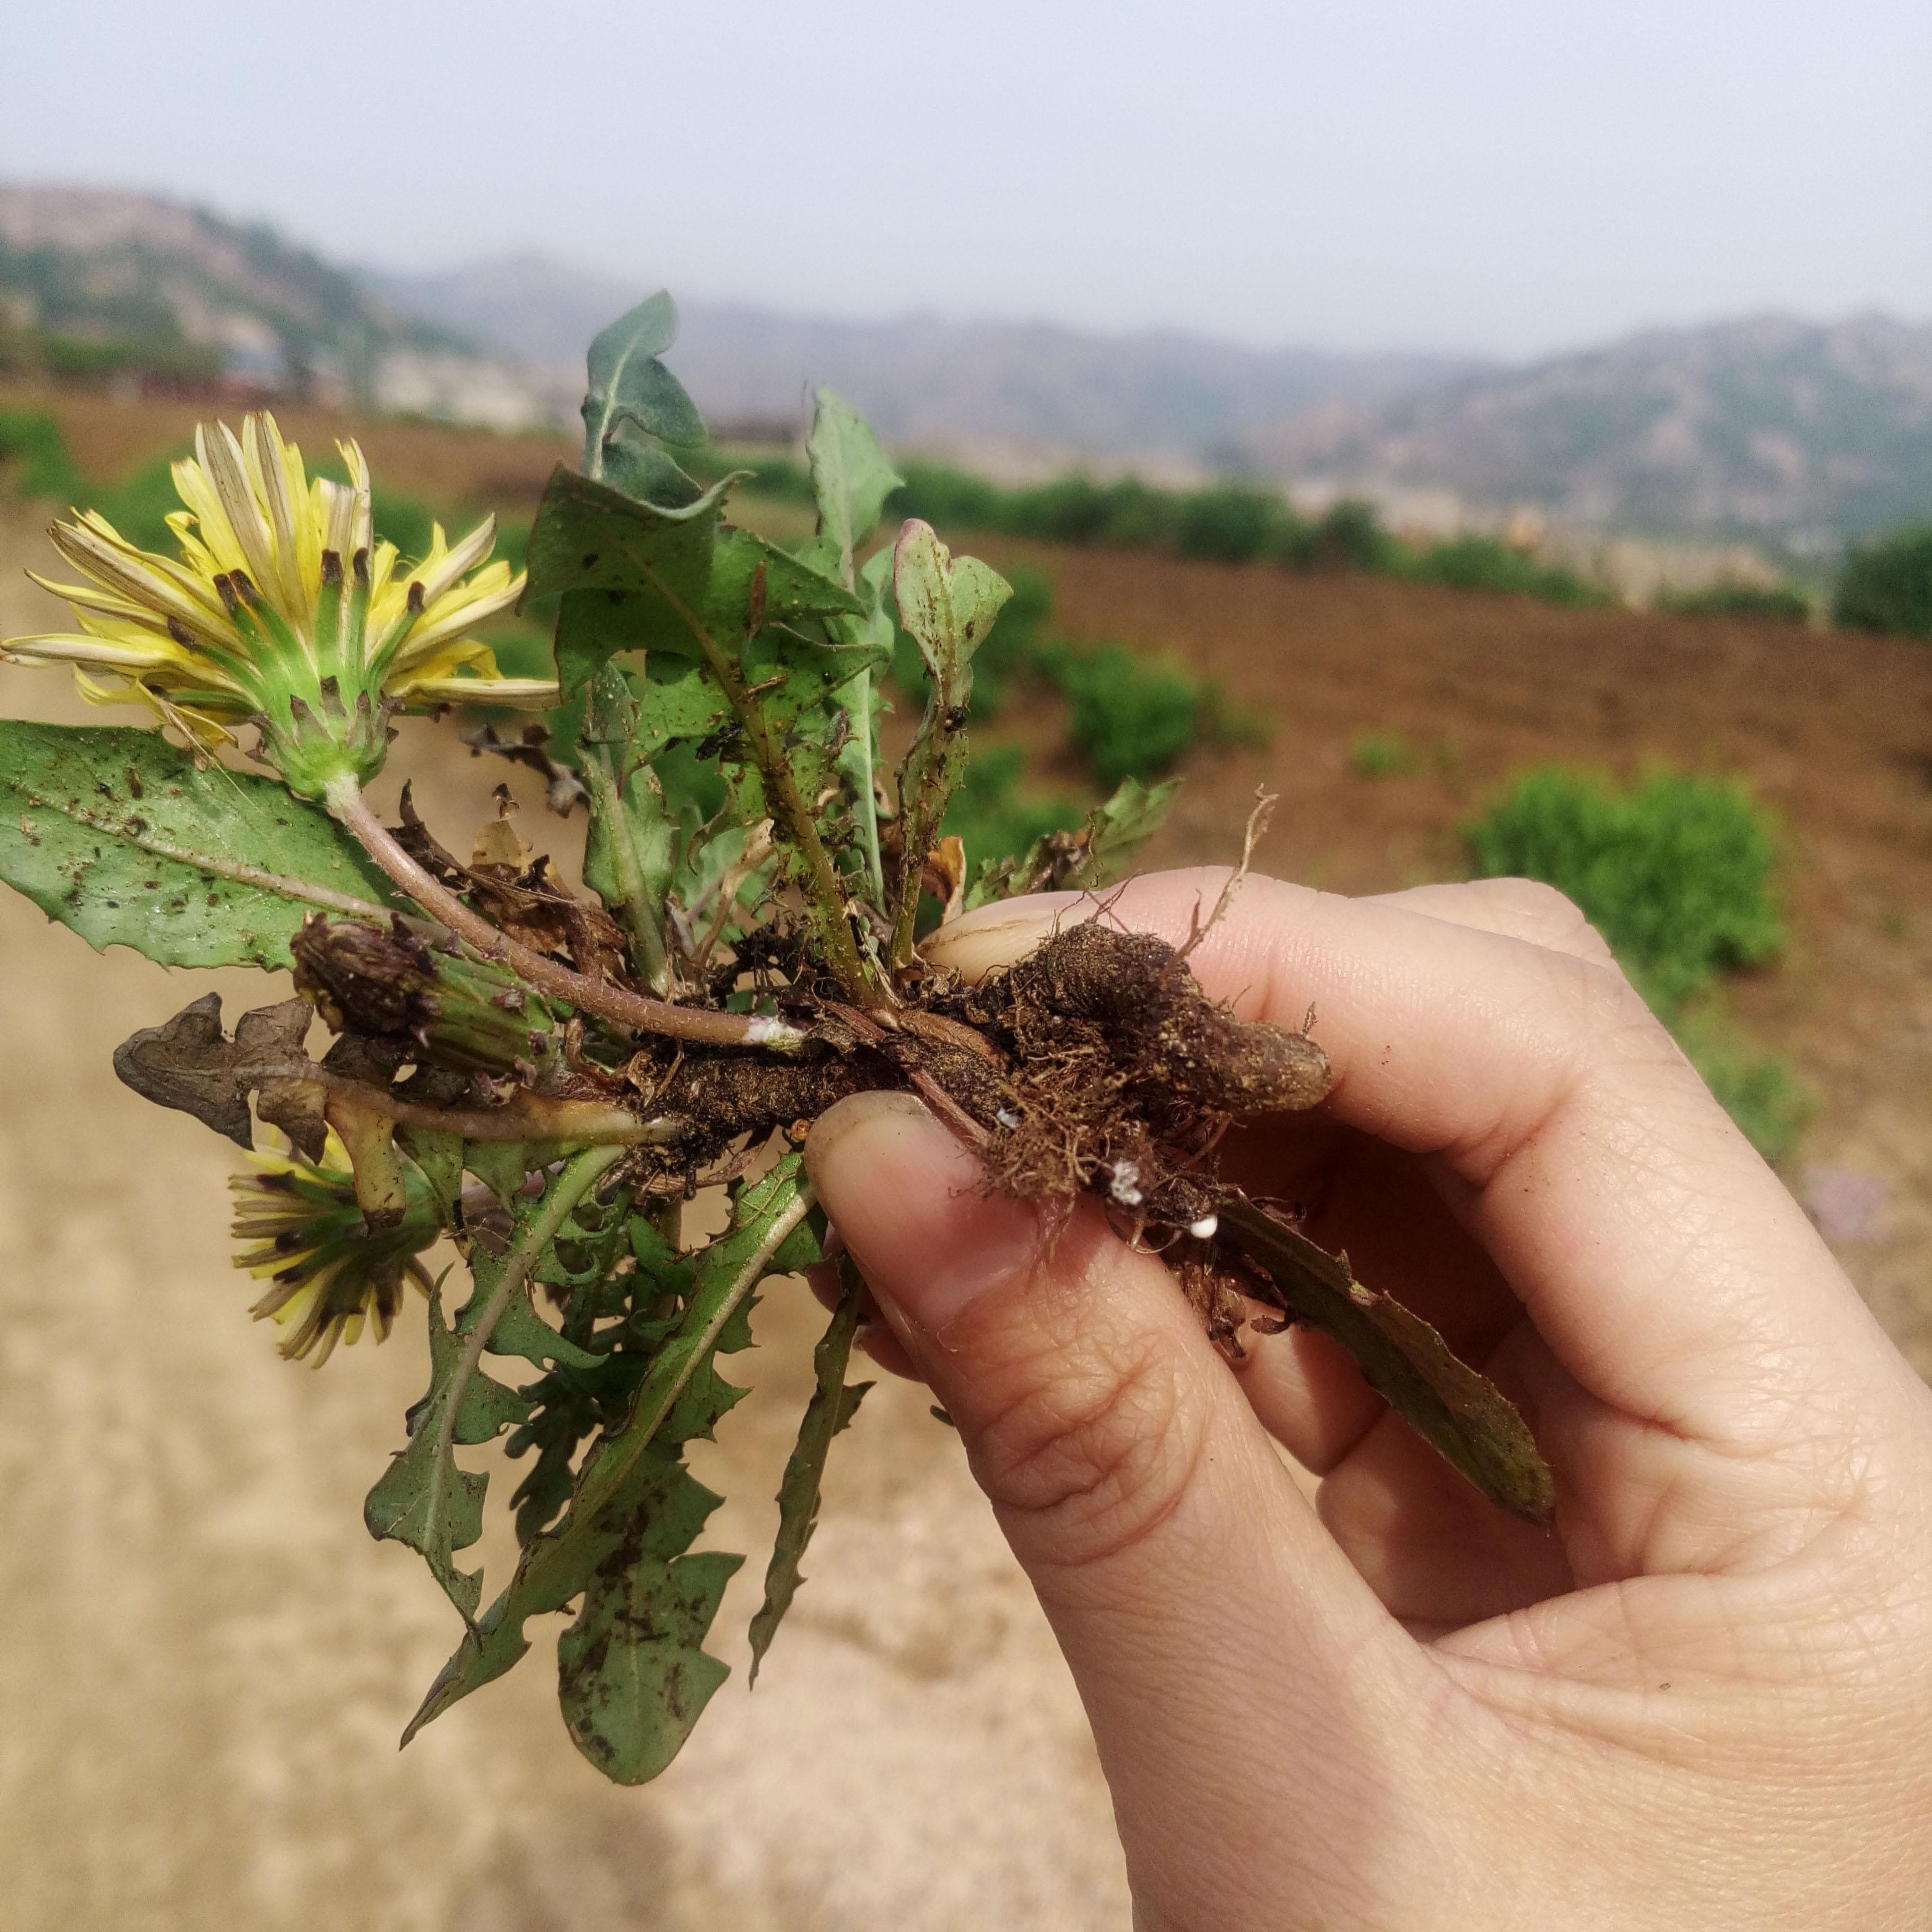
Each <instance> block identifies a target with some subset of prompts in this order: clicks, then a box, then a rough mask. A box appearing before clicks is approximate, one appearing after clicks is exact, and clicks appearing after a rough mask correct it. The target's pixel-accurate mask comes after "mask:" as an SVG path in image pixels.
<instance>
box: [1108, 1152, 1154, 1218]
mask: <svg viewBox="0 0 1932 1932" xmlns="http://www.w3.org/2000/svg"><path fill="white" fill-rule="evenodd" d="M1113 1176H1114V1183H1113V1185H1112V1187H1110V1188H1109V1189H1108V1190H1107V1191H1108V1193H1110V1194H1111V1195H1112V1196H1113V1197H1114V1199H1115V1200H1116V1201H1118V1202H1119V1203H1120V1204H1121V1206H1122V1207H1123V1208H1138V1207H1139V1205H1141V1202H1142V1201H1143V1200H1144V1199H1145V1198H1146V1197H1145V1196H1144V1195H1142V1193H1141V1190H1140V1178H1141V1170H1140V1166H1139V1163H1138V1162H1136V1161H1131V1160H1117V1161H1115V1163H1114V1166H1113Z"/></svg>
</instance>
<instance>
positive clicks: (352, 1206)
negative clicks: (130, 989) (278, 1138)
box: [229, 1133, 440, 1368]
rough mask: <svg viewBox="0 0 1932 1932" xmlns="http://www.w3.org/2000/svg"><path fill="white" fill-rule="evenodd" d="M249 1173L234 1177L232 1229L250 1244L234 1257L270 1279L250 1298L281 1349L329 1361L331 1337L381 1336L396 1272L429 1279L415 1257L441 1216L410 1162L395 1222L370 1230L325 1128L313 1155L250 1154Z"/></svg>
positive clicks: (395, 1290)
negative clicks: (318, 1156) (320, 1148)
mask: <svg viewBox="0 0 1932 1932" xmlns="http://www.w3.org/2000/svg"><path fill="white" fill-rule="evenodd" d="M249 1159H250V1160H251V1162H252V1163H254V1172H251V1173H248V1174H238V1175H234V1176H233V1177H232V1178H230V1180H229V1187H230V1188H231V1189H233V1191H234V1194H235V1221H234V1227H233V1232H234V1235H235V1238H236V1241H240V1242H244V1243H246V1242H255V1243H258V1244H260V1245H259V1246H256V1247H245V1248H243V1250H242V1252H240V1253H238V1254H237V1255H236V1257H235V1265H236V1267H237V1268H246V1269H248V1271H249V1272H250V1273H251V1274H255V1275H259V1276H263V1277H268V1278H269V1283H270V1285H269V1292H268V1293H267V1294H266V1295H263V1297H262V1298H261V1299H260V1301H257V1303H256V1304H254V1310H253V1311H252V1312H253V1313H254V1317H255V1319H256V1320H257V1321H258V1322H259V1321H260V1320H261V1319H263V1317H264V1316H266V1317H267V1318H268V1319H269V1320H270V1321H272V1322H274V1323H275V1325H276V1326H277V1327H278V1328H280V1329H281V1331H282V1333H281V1341H280V1342H279V1343H278V1345H277V1346H278V1347H279V1348H280V1349H281V1352H282V1353H283V1354H284V1355H286V1356H287V1357H289V1358H291V1359H296V1360H299V1358H302V1357H303V1356H305V1355H311V1354H313V1355H314V1358H315V1361H314V1366H315V1367H317V1368H320V1367H321V1366H322V1365H323V1363H324V1362H326V1361H328V1359H329V1355H331V1353H332V1352H333V1351H334V1349H335V1345H336V1343H338V1342H348V1343H354V1342H356V1341H357V1340H359V1339H360V1337H361V1336H362V1330H363V1327H364V1325H365V1323H366V1324H368V1325H371V1326H373V1327H374V1329H375V1331H376V1339H377V1341H379V1342H383V1341H386V1340H388V1339H389V1330H390V1328H391V1327H392V1325H394V1323H395V1319H396V1312H397V1310H398V1309H399V1308H401V1306H402V1300H403V1277H404V1276H405V1275H407V1276H408V1277H410V1280H413V1281H414V1282H415V1283H416V1285H417V1286H419V1288H422V1289H425V1290H427V1289H428V1286H429V1276H428V1271H426V1270H425V1268H424V1267H423V1265H422V1262H421V1261H420V1260H419V1259H417V1258H418V1256H419V1255H420V1254H421V1253H422V1251H423V1250H424V1249H425V1248H427V1247H429V1246H430V1245H431V1244H432V1243H433V1242H434V1241H435V1239H436V1238H437V1233H438V1232H439V1228H440V1223H439V1221H438V1219H437V1211H436V1204H435V1202H434V1200H433V1199H432V1198H431V1194H430V1191H429V1189H428V1185H427V1184H426V1183H425V1182H424V1181H422V1178H421V1177H420V1175H418V1174H417V1173H416V1172H415V1170H414V1169H411V1170H410V1174H409V1177H408V1193H409V1200H408V1205H407V1207H406V1208H405V1209H404V1213H403V1217H402V1219H401V1220H399V1221H397V1222H395V1223H392V1225H390V1226H386V1227H371V1226H370V1225H369V1223H368V1222H367V1221H366V1220H365V1219H364V1217H363V1214H362V1208H360V1207H359V1205H357V1203H356V1181H355V1177H354V1176H353V1175H352V1174H351V1173H350V1167H349V1156H348V1154H347V1152H346V1151H345V1150H344V1148H343V1145H342V1143H341V1142H340V1141H339V1140H338V1139H336V1137H335V1134H334V1133H331V1134H330V1135H329V1144H328V1146H327V1148H326V1149H325V1151H324V1154H323V1160H322V1161H320V1163H318V1162H315V1161H312V1160H308V1159H307V1158H306V1157H304V1156H303V1155H302V1154H292V1155H289V1156H286V1157H284V1156H282V1155H279V1154H251V1156H250V1157H249Z"/></svg>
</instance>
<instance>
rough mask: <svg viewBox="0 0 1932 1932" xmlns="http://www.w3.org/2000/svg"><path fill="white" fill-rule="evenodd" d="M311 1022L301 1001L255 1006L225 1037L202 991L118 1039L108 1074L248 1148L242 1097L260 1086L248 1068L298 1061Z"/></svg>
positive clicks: (210, 996)
mask: <svg viewBox="0 0 1932 1932" xmlns="http://www.w3.org/2000/svg"><path fill="white" fill-rule="evenodd" d="M311 1019H314V1008H312V1007H311V1006H310V1005H309V1004H308V1001H306V1000H284V1001H282V1002H281V1004H280V1005H278V1006H273V1007H257V1008H256V1009H255V1010H254V1011H253V1012H251V1013H244V1014H243V1015H242V1018H241V1019H240V1020H239V1022H237V1024H236V1028H235V1037H234V1038H233V1040H230V1039H229V1038H228V1037H226V1035H225V1034H223V1031H222V1030H221V996H220V994H218V993H204V994H203V995H202V996H201V998H199V999H198V1000H196V1001H194V1002H193V1004H191V1005H189V1006H186V1007H183V1008H182V1009H181V1011H180V1012H179V1013H177V1014H175V1016H174V1018H173V1019H171V1020H167V1021H164V1022H163V1023H162V1024H161V1025H160V1026H157V1027H144V1028H142V1030H141V1031H139V1033H137V1034H133V1035H131V1036H130V1037H129V1038H127V1040H123V1041H122V1042H121V1044H120V1046H118V1047H116V1048H115V1050H114V1071H115V1073H116V1074H117V1075H118V1076H119V1077H120V1079H121V1081H122V1082H123V1083H124V1085H127V1086H129V1087H131V1088H133V1090H134V1091H135V1092H136V1093H137V1094H139V1095H140V1096H141V1097H142V1099H143V1100H152V1101H153V1102H154V1103H155V1104H156V1105H157V1106H162V1107H172V1108H175V1109H177V1110H178V1112H181V1113H184V1114H192V1115H193V1116H194V1118H196V1120H197V1121H201V1122H202V1124H204V1125H205V1126H207V1127H212V1128H213V1129H214V1131H215V1132H216V1133H218V1134H225V1135H226V1136H227V1137H228V1139H230V1140H231V1141H233V1142H234V1143H235V1144H236V1146H237V1147H243V1148H247V1147H252V1146H253V1145H254V1134H253V1131H252V1127H251V1122H250V1120H249V1117H248V1092H249V1089H250V1088H251V1087H254V1086H256V1085H260V1084H262V1083H260V1082H259V1081H257V1080H256V1079H251V1078H250V1077H249V1075H248V1069H250V1068H251V1067H264V1066H273V1065H275V1064H278V1063H283V1064H285V1063H287V1062H288V1061H293V1060H299V1059H302V1058H304V1057H305V1056H304V1055H303V1052H302V1042H303V1040H305V1038H306V1037H307V1036H308V1028H309V1022H310V1021H311ZM270 1084H272V1085H276V1086H278V1087H280V1086H281V1085H285V1084H287V1083H281V1082H272V1083H270ZM278 1111H286V1110H284V1109H278ZM263 1118H265V1119H266V1118H269V1115H267V1114H266V1113H265V1114H264V1115H263ZM275 1124H277V1125H278V1126H281V1125H283V1124H284V1123H283V1122H282V1121H277V1122H276V1123H275ZM291 1138H293V1133H292V1134H291ZM296 1145H298V1146H300V1145H302V1142H299V1141H298V1142H296Z"/></svg>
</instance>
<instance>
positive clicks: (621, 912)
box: [577, 746, 670, 993]
mask: <svg viewBox="0 0 1932 1932" xmlns="http://www.w3.org/2000/svg"><path fill="white" fill-rule="evenodd" d="M577 771H578V774H579V775H580V777H582V778H583V780H584V781H585V782H586V786H587V787H588V789H589V793H590V809H591V811H592V813H593V814H595V816H596V817H598V819H599V820H601V821H602V824H603V828H604V838H605V840H606V841H607V842H608V844H609V847H610V864H611V866H612V868H613V870H614V871H616V874H617V890H618V892H619V894H620V895H621V897H620V898H619V901H618V904H617V907H616V911H617V916H618V917H619V919H622V921H623V924H624V930H625V932H627V933H628V934H629V935H630V939H631V950H632V952H633V953H634V955H635V956H636V963H637V966H638V968H640V971H642V973H643V977H644V978H645V980H646V981H647V982H648V983H649V984H650V986H652V988H653V989H655V991H656V992H660V993H662V992H666V991H667V990H668V989H669V987H670V954H669V953H667V951H666V950H664V933H663V931H662V929H661V928H660V927H659V926H658V922H657V921H656V919H655V918H653V917H652V913H651V901H650V895H649V893H648V892H646V890H645V889H644V874H643V868H642V867H641V866H640V865H639V864H638V862H637V844H636V842H635V841H634V840H633V838H631V821H630V818H629V817H628V814H626V813H625V810H624V798H623V788H622V786H621V785H619V783H618V781H617V780H616V778H615V777H614V776H613V775H612V773H611V771H610V767H609V766H607V764H606V763H604V753H603V752H602V751H601V750H598V749H597V748H594V747H589V746H586V748H585V751H584V755H583V760H582V761H581V763H580V764H579V765H578V766H577Z"/></svg>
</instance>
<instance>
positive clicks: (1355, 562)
mask: <svg viewBox="0 0 1932 1932" xmlns="http://www.w3.org/2000/svg"><path fill="white" fill-rule="evenodd" d="M1406 558H1407V553H1406V550H1404V549H1403V545H1402V544H1400V543H1399V542H1398V541H1397V540H1396V538H1394V537H1392V536H1391V535H1389V533H1388V531H1387V530H1385V529H1383V528H1382V518H1381V517H1379V516H1378V515H1377V514H1376V506H1375V505H1373V503H1364V502H1360V501H1358V499H1355V498H1354V497H1349V496H1345V497H1343V499H1342V500H1341V501H1340V502H1338V503H1334V504H1331V505H1330V506H1329V508H1328V511H1326V513H1325V514H1324V515H1322V517H1320V518H1319V519H1318V520H1317V521H1316V523H1313V525H1312V526H1310V528H1309V531H1308V538H1307V555H1306V556H1298V557H1294V558H1290V559H1287V560H1288V561H1290V562H1302V563H1307V564H1313V565H1319V567H1321V568H1324V569H1327V570H1367V571H1396V570H1399V569H1400V568H1402V567H1403V564H1404V563H1405V562H1406Z"/></svg>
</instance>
